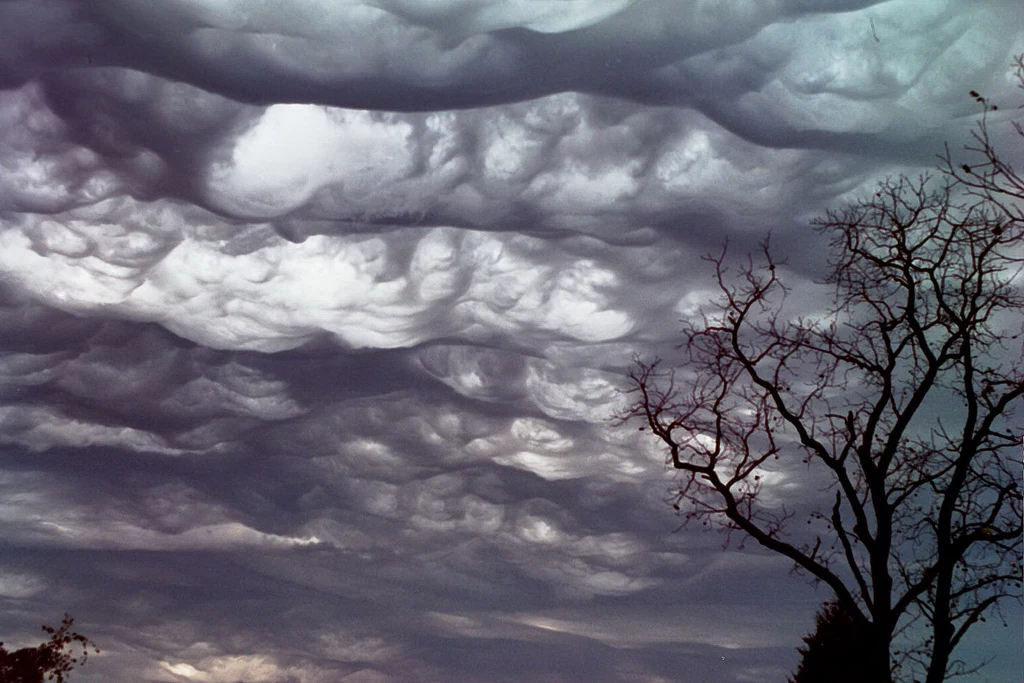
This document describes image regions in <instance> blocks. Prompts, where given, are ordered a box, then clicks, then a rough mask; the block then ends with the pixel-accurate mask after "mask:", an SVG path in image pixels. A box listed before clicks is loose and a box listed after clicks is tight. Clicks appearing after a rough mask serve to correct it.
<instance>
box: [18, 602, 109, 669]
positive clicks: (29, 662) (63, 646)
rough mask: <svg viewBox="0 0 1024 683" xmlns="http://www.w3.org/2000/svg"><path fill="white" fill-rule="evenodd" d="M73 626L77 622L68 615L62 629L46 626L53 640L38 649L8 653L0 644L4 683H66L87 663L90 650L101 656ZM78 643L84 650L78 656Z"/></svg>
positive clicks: (65, 616)
mask: <svg viewBox="0 0 1024 683" xmlns="http://www.w3.org/2000/svg"><path fill="white" fill-rule="evenodd" d="M72 625H74V619H72V618H71V615H69V614H65V615H64V619H63V620H61V622H60V626H59V627H57V628H54V627H52V626H43V631H44V632H46V633H47V634H49V636H50V639H49V640H48V641H46V642H45V643H40V644H39V645H38V646H37V647H24V648H21V649H20V650H15V651H14V652H8V651H7V650H6V649H5V648H4V646H3V643H0V683H43V681H56V682H57V683H64V681H66V680H67V679H68V675H69V674H70V672H71V670H72V669H73V668H74V667H76V666H81V665H83V664H85V662H86V660H87V659H88V657H89V648H90V647H91V648H92V649H93V652H95V653H96V654H99V648H97V647H96V645H95V643H93V642H92V641H91V640H89V639H88V638H86V637H85V636H83V635H82V634H80V633H77V632H75V631H72V630H71V627H72ZM76 644H77V645H79V646H80V647H81V648H82V652H81V654H80V655H77V656H76V655H75V654H74V650H75V645H76Z"/></svg>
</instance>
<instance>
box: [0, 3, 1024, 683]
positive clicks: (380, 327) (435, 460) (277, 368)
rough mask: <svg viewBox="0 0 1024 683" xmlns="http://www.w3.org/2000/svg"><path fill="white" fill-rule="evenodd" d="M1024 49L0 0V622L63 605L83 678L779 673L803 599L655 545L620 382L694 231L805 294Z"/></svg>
mask: <svg viewBox="0 0 1024 683" xmlns="http://www.w3.org/2000/svg"><path fill="white" fill-rule="evenodd" d="M1022 23H1024V22H1022V19H1021V16H1020V7H1019V3H1018V1H1017V0H973V1H972V2H960V1H954V0H890V1H888V2H871V1H869V0H763V1H754V0H736V1H732V2H722V1H720V0H432V1H430V2H427V1H424V0H375V1H362V0H334V1H329V2H328V1H324V0H319V1H317V0H288V1H287V2H285V1H283V0H159V1H158V0H92V1H90V2H73V1H71V0H21V1H10V0H7V1H4V2H0V26H2V27H3V28H2V29H0V32H2V38H0V88H2V90H0V220H2V231H0V343H2V354H0V399H2V400H0V467H2V469H0V489H2V496H0V539H2V541H0V605H2V607H3V610H2V616H0V627H2V632H3V639H4V640H5V641H6V642H7V643H8V644H9V645H18V644H22V643H23V644H30V643H34V642H37V640H38V631H37V628H38V625H39V624H40V623H43V622H48V623H56V622H57V621H59V617H60V614H61V612H63V611H64V610H67V611H70V612H72V613H73V614H74V615H75V616H76V617H77V619H78V622H79V625H80V626H81V629H82V631H83V632H85V633H87V634H88V635H89V636H90V637H92V638H94V639H95V640H96V641H97V642H98V643H100V645H101V646H102V647H103V649H104V652H103V654H102V655H100V656H98V657H96V658H90V660H89V664H88V665H87V666H86V667H85V668H84V669H82V670H81V671H80V672H78V673H76V674H75V678H76V680H82V681H110V680H124V681H161V682H179V681H199V682H203V683H232V682H236V681H251V682H267V683H285V682H298V683H332V682H334V681H342V680H343V681H350V682H353V683H354V682H357V681H358V682H364V683H365V682H371V681H372V682H377V681H451V680H459V681H520V680H522V681H542V680H543V681H581V680H588V681H650V682H652V683H653V682H655V681H684V682H702V681H771V680H782V679H783V678H784V676H785V673H786V672H787V671H788V670H790V669H791V668H792V667H793V666H794V665H795V663H796V658H797V655H796V651H795V647H796V645H797V644H799V638H800V636H801V635H802V634H804V633H806V632H807V630H808V629H810V627H811V625H812V621H813V613H814V610H815V608H816V606H817V604H818V603H819V602H820V601H821V600H823V599H825V598H826V597H827V596H826V595H825V594H824V593H822V592H814V591H813V589H811V588H810V587H808V586H806V585H804V584H803V583H802V582H801V580H800V579H799V578H797V577H793V576H791V575H790V574H789V573H788V572H789V568H788V566H787V565H786V564H785V563H784V562H780V561H779V560H777V559H775V558H773V557H772V556H769V555H765V554H763V553H761V552H760V551H758V550H757V549H755V548H749V547H748V548H747V549H746V550H744V551H739V550H738V549H737V548H735V547H732V548H730V549H729V550H727V551H722V549H721V538H720V537H718V536H715V535H713V534H703V533H700V532H699V531H695V530H692V529H689V528H688V529H686V530H684V531H682V532H680V533H673V530H674V529H675V526H676V525H677V522H678V520H677V519H675V518H673V516H672V514H671V510H670V509H669V508H668V506H667V505H666V504H665V502H664V499H665V497H666V494H667V491H668V489H669V487H670V485H671V482H672V478H671V475H670V474H669V473H667V472H666V470H665V467H664V464H663V456H662V454H661V453H660V452H659V451H658V449H657V448H656V447H655V445H654V444H652V443H649V442H647V441H643V440H642V439H640V438H639V437H640V436H642V435H639V434H637V433H636V432H635V431H632V430H630V429H623V428H615V427H613V426H611V424H610V420H609V417H610V415H611V414H612V413H613V412H614V411H615V410H616V409H617V408H619V407H621V405H622V402H623V400H624V398H623V395H622V394H621V393H620V390H621V388H622V386H623V382H622V376H623V373H624V372H625V370H626V369H627V368H628V366H629V363H630V358H631V356H632V354H634V353H640V354H651V353H655V352H662V353H665V352H668V353H671V349H672V344H673V339H674V334H675V332H676V325H677V323H678V320H679V319H680V318H681V317H683V316H688V315H693V314H695V313H697V312H698V311H700V309H701V307H702V306H703V305H704V304H705V303H706V302H707V301H708V297H709V296H710V289H711V286H712V283H711V282H710V281H709V279H708V273H707V269H706V267H705V264H704V263H703V262H702V261H701V260H700V256H701V255H702V254H704V253H706V252H708V251H713V250H716V249H718V248H719V246H720V244H721V242H722V240H724V239H725V238H729V240H730V242H731V245H732V247H731V248H732V249H733V250H734V252H735V253H737V254H739V253H742V252H744V251H746V250H748V249H750V248H752V247H753V246H754V245H756V243H757V242H758V241H759V240H761V239H762V238H763V237H764V236H765V235H766V234H767V233H768V231H772V233H773V235H774V238H773V239H774V243H775V245H776V246H777V248H779V249H780V250H781V251H782V252H783V253H785V254H786V256H787V258H788V266H787V267H786V268H787V277H788V278H789V279H790V281H791V282H793V283H794V286H795V288H794V297H795V300H796V301H803V302H805V303H806V306H807V307H808V308H809V309H810V308H813V306H814V305H815V304H814V302H815V301H816V300H817V298H816V289H815V286H814V284H813V283H814V278H815V277H816V275H818V274H820V272H821V271H820V269H821V266H822V251H821V245H820V244H818V243H817V242H816V238H815V236H814V234H813V233H812V232H811V231H810V230H809V229H808V227H807V224H808V221H809V220H810V219H811V218H812V217H814V216H815V215H817V214H819V213H820V212H821V211H823V210H824V208H826V207H828V206H836V205H838V204H840V203H842V202H843V201H847V200H849V199H850V198H852V197H855V196H857V195H858V193H860V192H862V191H863V190H864V189H865V188H867V187H870V186H871V184H872V183H874V182H875V180H876V179H878V178H880V177H882V176H884V175H885V174H890V173H898V172H911V173H916V172H919V171H920V170H924V169H928V168H930V167H933V166H934V165H935V158H934V155H935V153H936V152H938V151H940V150H941V145H942V143H943V142H944V141H949V142H950V143H951V145H952V146H953V148H958V147H959V146H960V145H962V143H963V141H964V140H965V139H966V137H967V135H968V134H969V131H970V126H971V124H972V122H973V121H974V120H975V117H976V115H977V113H978V111H977V105H976V104H975V103H973V102H972V100H971V98H969V97H967V95H966V93H967V92H968V90H970V89H977V90H980V91H983V92H984V93H985V94H986V95H987V96H989V97H991V98H992V99H993V100H994V101H997V102H1004V101H1007V102H1008V101H1011V100H1012V98H1013V97H1014V96H1015V95H1014V93H1013V87H1012V85H1013V84H1012V83H1011V81H1010V79H1009V71H1008V66H1009V64H1010V60H1011V57H1012V55H1014V54H1016V53H1019V52H1022V51H1024V30H1022V28H1024V27H1022ZM1010 130H1011V129H1010V128H1009V126H1008V125H1007V124H1006V122H1005V121H1002V120H996V121H994V125H993V133H994V134H995V135H996V136H1003V135H1008V134H1009V132H1010ZM771 484H772V486H773V487H774V491H773V494H774V495H776V496H777V499H778V500H779V501H780V504H781V502H782V501H785V502H787V503H788V504H789V505H792V506H797V507H799V505H800V502H801V501H802V500H807V499H808V498H810V497H813V496H815V495H817V494H818V491H817V489H816V488H815V486H814V485H813V483H812V482H806V481H804V480H802V479H801V475H800V471H799V470H794V471H787V470H780V471H779V472H777V473H776V474H775V476H774V480H773V482H771ZM1015 623H1016V622H1015ZM1013 630H1014V629H1012V628H1011V629H1010V631H1011V633H1010V634H1009V635H1007V632H1006V631H1003V630H992V631H990V632H985V635H984V638H982V639H979V642H978V643H973V644H972V645H971V647H972V648H973V649H972V650H971V655H972V656H974V657H976V658H980V657H984V656H989V655H992V656H995V657H996V660H995V663H994V664H993V665H992V666H991V667H990V668H989V669H988V670H986V671H987V673H988V675H990V676H993V677H994V678H992V679H991V680H1016V679H1018V678H1019V675H1020V670H1021V662H1020V656H1019V647H1020V639H1019V633H1018V634H1014V633H1012V631H1013ZM982 641H984V642H982ZM978 680H985V679H978Z"/></svg>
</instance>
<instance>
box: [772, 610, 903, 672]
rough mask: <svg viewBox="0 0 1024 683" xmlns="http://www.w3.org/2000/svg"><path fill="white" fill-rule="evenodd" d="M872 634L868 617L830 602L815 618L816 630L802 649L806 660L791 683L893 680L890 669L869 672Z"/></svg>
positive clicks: (806, 639)
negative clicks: (866, 618)
mask: <svg viewBox="0 0 1024 683" xmlns="http://www.w3.org/2000/svg"><path fill="white" fill-rule="evenodd" d="M870 639H871V631H870V629H869V625H868V624H867V622H865V620H864V617H863V616H861V615H860V614H859V613H854V612H850V611H848V610H846V609H845V608H844V607H843V605H842V603H840V602H838V601H830V602H826V603H825V604H824V605H822V607H821V610H820V611H819V612H818V616H817V617H816V618H815V630H814V633H812V634H811V635H809V636H805V637H804V639H803V640H804V643H805V644H806V647H801V648H798V650H799V652H800V654H801V655H803V658H802V659H801V661H800V665H799V667H798V668H797V670H796V674H795V675H794V676H792V677H791V678H790V679H789V683H875V682H881V681H888V680H889V671H888V670H887V669H885V670H883V671H881V672H879V671H871V670H869V666H870V664H871V660H869V659H867V658H866V657H865V656H864V653H865V652H866V651H867V650H868V648H869V647H870Z"/></svg>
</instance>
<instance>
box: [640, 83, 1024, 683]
mask: <svg viewBox="0 0 1024 683" xmlns="http://www.w3.org/2000/svg"><path fill="white" fill-rule="evenodd" d="M1018 66H1020V67H1021V68H1022V69H1024V65H1022V64H1018ZM978 97H980V96H978ZM982 101H983V103H984V104H985V107H986V116H988V115H989V114H990V113H991V111H992V110H993V109H994V107H991V105H989V104H988V103H987V101H985V100H984V98H982ZM989 126H990V123H989V119H987V118H986V119H984V120H982V122H981V124H980V125H979V127H978V129H977V130H976V134H975V142H976V143H977V144H976V145H974V146H973V147H970V148H968V150H969V152H971V154H972V155H973V156H971V157H970V158H971V159H972V160H973V161H975V162H976V163H974V164H973V165H966V164H961V165H957V164H956V163H955V162H954V161H953V157H952V156H951V155H950V154H949V152H948V150H947V154H946V156H945V157H944V163H945V167H944V169H943V170H944V171H945V173H944V174H943V176H942V177H939V178H927V177H922V178H919V179H909V178H905V177H900V178H895V179H889V180H886V181H884V182H883V183H881V184H880V185H879V186H878V188H877V190H876V192H875V193H874V194H873V195H871V196H869V197H867V198H864V199H862V200H861V201H859V202H858V203H856V204H854V205H852V206H849V207H847V208H845V209H842V210H839V211H834V212H829V213H828V214H827V215H826V216H825V217H824V218H823V219H821V220H820V221H818V223H817V229H818V230H819V231H821V233H823V234H824V235H825V236H827V238H828V239H829V241H830V245H831V269H830V276H829V277H828V279H827V283H828V284H829V285H831V286H832V288H833V289H832V291H833V298H832V303H831V307H830V310H828V311H827V314H824V315H818V316H815V317H804V318H799V317H796V318H795V317H792V316H791V315H789V313H788V311H789V306H788V303H787V294H789V293H790V292H789V290H788V289H787V287H786V286H785V284H784V282H783V279H784V278H783V276H782V274H781V273H782V271H783V270H784V264H782V263H780V262H779V261H777V260H776V259H775V257H774V256H773V253H772V250H771V248H770V246H769V244H768V243H767V242H766V243H764V244H763V249H762V251H761V253H760V255H759V256H758V258H756V259H753V258H751V259H748V260H747V261H746V263H745V264H744V265H742V266H740V267H738V268H737V269H736V270H732V269H731V268H730V265H729V260H728V259H727V252H726V250H725V249H723V251H722V252H721V253H720V254H718V255H716V256H711V257H708V261H709V262H710V263H711V265H712V266H713V269H714V272H715V274H716V277H717V285H718V290H719V292H720V297H719V299H718V300H717V301H716V302H713V303H712V304H710V305H709V308H707V309H706V310H705V312H704V314H703V315H702V316H700V317H697V318H694V319H690V320H687V321H684V329H683V332H682V340H681V342H682V343H681V346H680V349H681V353H682V355H683V357H682V359H681V362H680V363H679V366H678V369H677V370H665V369H663V367H662V365H660V364H659V363H658V362H650V363H645V362H642V361H638V362H637V363H636V366H635V368H634V371H633V373H632V374H631V379H632V382H633V389H634V392H635V396H636V401H635V403H634V404H633V405H632V408H631V410H630V411H629V413H628V415H627V416H626V417H639V418H642V420H643V421H644V422H645V426H644V427H643V429H649V430H650V431H651V432H652V433H653V434H654V436H656V437H657V438H658V439H660V441H661V442H662V443H663V445H664V446H666V448H667V452H668V459H669V462H670V464H671V465H672V466H673V467H674V468H675V469H677V470H679V471H680V472H681V475H682V476H681V478H680V480H679V481H680V483H679V488H678V490H677V491H676V493H675V500H674V501H673V502H674V504H675V506H676V508H677V509H679V510H681V514H683V515H684V516H685V517H686V518H687V519H688V520H697V521H699V522H701V523H703V524H705V525H713V526H719V525H720V526H721V527H723V528H725V529H726V530H727V531H728V532H729V533H739V534H741V535H742V536H743V537H744V538H752V539H753V540H755V541H757V542H758V543H759V544H761V545H762V546H764V547H765V548H767V549H769V550H772V551H774V552H777V553H780V554H782V555H784V556H786V557H788V558H789V559H790V560H792V561H793V562H794V563H795V565H796V567H797V568H798V569H799V570H801V571H803V572H806V573H807V574H809V575H810V576H811V577H812V578H813V579H814V580H817V581H821V582H823V583H825V584H827V585H828V586H829V587H830V588H831V590H832V591H833V592H834V594H835V596H836V598H837V599H838V601H839V602H840V603H841V604H842V605H843V607H844V609H847V610H849V611H851V612H856V613H859V614H861V615H862V616H863V617H864V618H865V620H866V621H868V622H869V623H870V628H871V630H872V632H873V642H874V651H873V652H872V653H871V654H870V656H871V658H872V659H873V661H874V662H875V664H876V670H877V675H878V679H879V680H890V676H891V675H894V674H895V675H896V676H897V677H899V676H901V675H903V674H906V675H910V674H911V673H924V674H925V675H926V676H927V678H926V680H927V681H928V683H939V681H942V680H945V679H946V677H947V676H949V675H955V674H957V673H963V672H964V671H966V667H965V666H964V665H963V664H962V663H960V662H958V661H956V660H955V659H954V658H953V657H952V652H953V650H954V649H955V648H956V646H957V645H958V644H959V643H960V642H961V640H962V638H963V637H964V634H965V633H966V632H967V631H968V630H969V629H970V628H971V627H972V626H973V625H974V624H975V623H977V622H978V621H979V620H984V619H985V617H986V615H989V614H990V613H993V612H994V613H998V608H999V604H1000V603H1001V602H1002V601H1003V600H1004V599H1008V598H1014V599H1018V600H1019V599H1020V597H1021V571H1022V567H1021V538H1022V532H1024V528H1022V509H1021V508H1022V498H1021V489H1020V487H1019V481H1020V479H1021V474H1022V466H1024V463H1022V431H1024V429H1022V418H1024V405H1022V404H1024V274H1022V263H1024V240H1022V237H1024V213H1022V211H1024V182H1022V180H1021V177H1020V176H1019V175H1017V173H1016V172H1015V171H1014V169H1013V168H1012V166H1011V165H1010V164H1008V163H1007V162H1005V161H1004V160H1003V159H1002V158H1000V156H999V155H998V154H997V153H996V150H995V149H994V148H993V145H992V142H991V139H990V136H989ZM1018 130H1019V129H1018ZM1019 132H1020V133H1021V135H1022V136H1024V131H1019ZM794 461H801V462H796V463H795V466H796V467H799V468H805V469H806V470H808V472H807V474H806V475H803V476H806V477H807V479H808V481H813V482H815V485H816V486H818V487H822V488H823V489H824V491H825V492H824V493H819V494H818V496H817V497H818V499H819V500H820V503H819V505H818V506H817V507H816V508H812V509H810V510H808V509H806V508H805V507H803V508H802V507H800V506H796V507H794V506H786V505H784V504H781V503H780V502H779V501H780V496H779V494H778V492H776V491H773V488H772V485H771V484H770V483H769V482H771V481H777V480H778V478H779V477H780V476H784V475H785V473H787V472H788V473H792V472H793V471H794ZM815 490H816V491H817V490H818V489H815ZM915 621H917V622H918V626H919V627H920V626H922V625H923V626H924V627H925V628H924V629H923V630H925V631H927V632H928V636H927V637H926V638H923V639H918V641H917V642H910V643H909V646H908V645H901V644H900V643H902V642H903V641H906V640H908V639H909V638H910V636H909V633H910V632H911V631H910V630H908V629H906V627H907V625H908V624H910V623H913V622H915ZM921 630H922V629H921V628H916V629H914V632H920V631H921ZM901 633H902V634H903V636H902V637H901ZM894 643H895V644H894ZM891 672H892V673H891Z"/></svg>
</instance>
